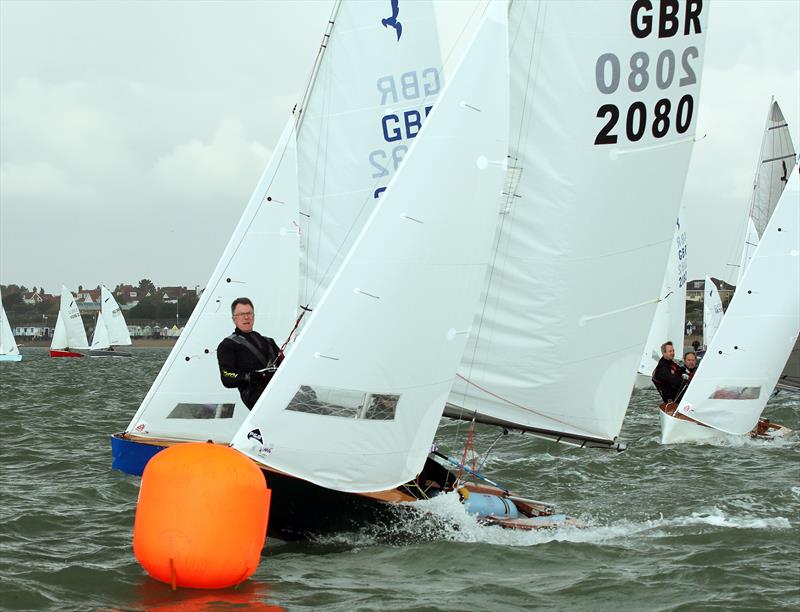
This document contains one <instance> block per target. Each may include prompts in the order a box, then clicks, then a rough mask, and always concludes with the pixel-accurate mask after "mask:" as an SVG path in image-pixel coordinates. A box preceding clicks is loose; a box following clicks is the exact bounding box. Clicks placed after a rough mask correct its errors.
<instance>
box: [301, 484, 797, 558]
mask: <svg viewBox="0 0 800 612" xmlns="http://www.w3.org/2000/svg"><path fill="white" fill-rule="evenodd" d="M402 505H403V506H405V507H406V508H411V509H412V510H413V513H411V514H404V515H403V516H402V517H400V516H398V521H397V522H396V523H393V524H391V525H380V526H378V527H371V528H367V529H365V530H363V531H359V532H357V533H347V534H336V535H332V536H325V537H321V538H318V539H316V542H317V543H319V544H325V545H343V544H345V545H349V546H358V547H364V546H374V545H377V544H386V543H387V542H394V543H397V544H408V543H409V542H410V541H452V542H463V543H482V544H492V545H498V546H536V545H540V544H547V543H549V542H575V543H595V544H603V543H619V542H621V541H623V540H625V539H628V538H631V537H633V536H637V535H642V536H645V537H651V536H669V535H673V534H674V531H675V528H687V527H719V528H726V529H790V528H791V523H790V522H789V519H787V518H785V517H780V516H779V517H758V516H753V515H750V514H742V515H732V514H731V513H726V512H724V511H723V510H721V509H720V508H717V507H711V508H708V509H706V510H703V511H698V512H692V513H691V514H690V515H687V516H676V517H670V518H665V517H664V516H663V515H662V516H659V518H657V519H651V520H644V521H630V520H619V521H615V522H611V523H608V524H601V523H600V522H598V521H596V520H594V519H592V518H587V517H580V520H582V521H583V522H584V523H585V524H586V526H585V527H575V526H569V525H565V526H563V527H556V528H547V529H535V530H530V531H522V530H515V529H505V528H503V527H500V526H497V525H486V524H484V523H481V522H479V521H478V519H477V518H476V517H474V516H472V515H470V514H468V513H467V512H466V511H465V509H464V505H463V504H462V503H461V502H460V500H459V497H458V494H457V493H455V492H451V493H447V494H445V495H439V496H437V497H434V498H432V499H429V500H425V501H419V502H413V503H412V504H402ZM703 531H705V530H703Z"/></svg>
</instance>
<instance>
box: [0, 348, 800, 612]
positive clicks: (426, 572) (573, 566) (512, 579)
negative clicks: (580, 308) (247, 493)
mask: <svg viewBox="0 0 800 612" xmlns="http://www.w3.org/2000/svg"><path fill="white" fill-rule="evenodd" d="M167 352H168V351H167V349H140V350H136V351H135V355H134V358H132V359H127V360H112V359H108V360H106V359H50V358H49V357H48V356H47V351H46V350H45V349H27V350H26V349H23V354H24V359H25V360H24V361H23V362H22V363H11V364H9V363H2V364H0V416H2V437H0V466H2V472H0V494H1V495H2V499H1V500H0V522H1V524H2V532H1V533H0V551H2V552H1V553H0V554H1V556H0V580H1V581H2V584H1V585H0V607H2V608H3V609H51V610H87V609H119V610H144V609H148V610H149V609H157V610H195V609H197V610H201V609H214V608H216V609H230V608H233V607H241V608H244V609H264V610H267V609H281V608H283V609H287V610H302V609H313V610H354V609H359V610H395V609H404V610H422V609H425V610H466V609H473V610H522V609H544V610H566V609H591V610H694V609H704V610H709V609H710V610H733V609H741V610H766V609H783V608H791V609H798V608H800V536H799V535H798V534H799V533H800V532H798V527H800V513H799V512H798V508H800V462H799V461H798V450H799V449H800V436H794V437H792V438H789V439H787V440H782V441H777V442H760V441H751V440H738V439H737V440H733V441H729V442H725V443H720V444H717V445H715V446H709V445H680V446H667V447H665V446H660V445H659V444H658V441H657V436H658V428H659V424H658V415H657V411H656V409H655V408H654V406H655V404H656V401H657V398H656V395H655V392H642V393H639V394H636V395H634V397H633V400H632V402H631V407H630V411H629V413H628V417H627V419H626V422H625V427H624V429H623V432H622V438H623V439H624V440H625V441H627V443H628V446H629V449H628V451H626V452H625V453H621V454H617V453H613V452H608V451H599V450H579V449H571V448H569V447H562V446H559V445H554V444H550V443H547V442H543V441H537V440H535V439H533V438H530V437H524V436H519V435H509V436H508V437H507V438H506V439H504V440H502V441H501V442H500V443H499V444H498V445H497V446H496V447H495V450H494V451H492V453H491V455H490V457H489V460H488V462H487V464H486V466H485V468H484V471H485V472H486V473H487V474H490V475H491V476H492V477H493V478H495V479H496V480H498V481H500V482H503V483H505V484H507V485H509V486H511V487H512V488H514V489H516V490H517V491H519V492H520V493H522V494H525V495H527V496H530V497H534V498H538V499H542V500H546V501H549V502H553V503H555V504H557V506H558V508H559V510H561V511H564V512H566V513H568V514H571V515H574V516H579V517H582V518H583V519H584V520H585V521H586V522H588V523H589V527H588V528H586V529H573V528H565V529H561V530H556V531H552V532H539V533H521V532H512V531H506V530H502V529H499V528H496V527H481V526H478V525H477V524H476V523H475V522H474V521H473V520H472V519H470V518H468V517H466V516H465V515H464V513H463V510H462V507H461V506H460V505H459V504H458V503H457V502H456V501H455V500H454V499H453V498H452V497H442V498H439V499H435V500H432V501H430V502H426V503H425V504H426V505H427V509H428V510H430V511H431V512H432V513H434V514H436V515H438V516H439V517H441V518H442V519H443V520H442V521H441V524H440V525H439V526H438V527H437V528H435V529H434V528H433V527H431V524H430V521H428V520H423V519H422V518H420V519H419V523H418V524H417V525H402V526H398V529H397V534H391V533H386V532H385V531H384V532H382V533H378V532H368V531H367V532H362V533H348V534H341V535H339V536H337V537H333V538H327V539H325V540H322V541H319V542H314V543H302V544H297V543H293V544H286V543H281V542H272V541H270V542H268V545H267V548H266V551H265V553H264V555H263V557H262V562H261V565H260V567H259V569H258V571H257V572H256V574H255V575H254V576H253V578H252V579H251V580H249V581H247V582H246V583H245V584H243V585H242V586H240V587H239V588H238V589H235V590H234V589H229V590H226V591H215V592H204V591H190V590H182V591H178V592H177V593H172V592H171V591H169V588H168V587H166V586H165V585H162V584H160V583H157V582H155V581H153V580H151V579H150V578H148V577H147V576H146V575H145V573H144V571H143V570H142V569H141V568H140V566H139V565H138V563H137V562H136V559H135V558H134V556H133V552H132V548H131V540H132V529H133V519H134V512H135V506H136V498H137V494H138V485H139V479H138V478H135V477H132V476H128V475H125V474H122V473H120V472H114V471H111V470H110V467H109V466H110V445H109V440H108V436H109V434H110V433H112V432H115V431H120V430H122V429H124V428H125V426H126V425H127V424H128V422H129V420H130V418H131V416H132V415H133V413H134V411H135V410H136V408H137V407H138V404H139V402H140V400H141V398H142V397H143V396H144V394H145V392H146V391H147V389H148V387H149V385H150V383H151V381H152V380H153V379H154V377H155V375H156V373H157V372H158V369H159V367H160V366H161V363H162V362H163V360H164V359H165V358H166V356H167ZM766 414H767V415H768V416H770V417H772V418H774V419H775V420H777V421H779V422H781V423H784V424H786V425H788V426H789V427H792V428H794V429H800V406H798V398H797V397H796V396H795V397H791V396H790V395H788V394H781V395H779V396H778V397H777V398H774V399H773V400H771V402H770V404H769V406H768V408H767V413H766ZM459 429H460V432H459V433H460V434H463V433H464V431H465V428H464V425H461V426H459V425H457V424H454V423H449V424H446V425H445V426H444V427H443V428H442V430H441V432H440V433H441V434H442V435H441V439H440V440H439V442H440V443H442V444H444V445H453V444H454V440H455V437H456V434H457V430H459ZM496 435H497V432H496V430H495V429H494V428H485V429H482V430H480V432H479V436H478V440H477V445H476V446H477V448H478V450H481V449H486V448H487V447H488V446H489V444H490V443H491V442H492V441H493V440H494V438H495V437H496ZM409 528H410V529H409ZM409 531H414V532H416V533H418V535H419V536H420V537H417V538H415V539H414V540H413V541H412V540H408V539H406V538H405V536H404V535H400V534H406V533H408V532H409ZM393 535H396V537H392V536H393Z"/></svg>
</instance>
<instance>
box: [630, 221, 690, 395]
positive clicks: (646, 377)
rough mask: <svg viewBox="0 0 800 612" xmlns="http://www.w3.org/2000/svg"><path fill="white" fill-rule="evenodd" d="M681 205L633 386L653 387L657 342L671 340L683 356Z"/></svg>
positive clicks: (685, 264)
mask: <svg viewBox="0 0 800 612" xmlns="http://www.w3.org/2000/svg"><path fill="white" fill-rule="evenodd" d="M684 218H685V215H684V214H683V206H681V211H680V213H679V214H678V219H677V221H676V223H675V239H674V242H673V246H672V250H671V251H670V253H669V260H668V261H667V270H666V272H665V273H664V282H663V284H662V285H661V299H660V300H659V302H658V306H656V314H655V316H654V317H653V323H652V325H651V326H650V333H648V335H647V343H646V344H645V349H644V353H642V359H641V362H640V363H639V370H638V373H637V376H636V382H635V383H634V386H635V388H637V389H655V386H654V385H653V378H652V377H653V370H655V368H656V366H657V365H658V361H659V359H661V345H662V344H663V343H664V342H666V341H668V340H669V341H670V342H672V345H673V346H674V347H675V354H676V355H678V356H681V355H683V335H684V329H685V328H686V273H687V270H688V253H687V250H688V246H687V243H686V229H685V228H684V224H683V219H684Z"/></svg>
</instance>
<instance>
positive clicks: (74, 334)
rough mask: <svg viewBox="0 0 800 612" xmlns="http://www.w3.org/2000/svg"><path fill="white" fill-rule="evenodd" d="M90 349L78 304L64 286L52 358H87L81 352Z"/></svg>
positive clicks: (51, 347) (51, 344) (51, 349)
mask: <svg viewBox="0 0 800 612" xmlns="http://www.w3.org/2000/svg"><path fill="white" fill-rule="evenodd" d="M88 348H89V341H88V340H87V339H86V330H85V329H84V328H83V319H81V313H80V310H78V304H77V303H76V302H75V298H74V296H73V295H72V293H70V291H69V289H67V288H66V287H64V286H63V285H62V287H61V306H60V308H59V310H58V319H57V320H56V329H55V331H54V332H53V340H52V342H51V343H50V356H51V357H85V356H86V354H85V353H81V352H79V351H82V350H83V351H85V350H87V349H88Z"/></svg>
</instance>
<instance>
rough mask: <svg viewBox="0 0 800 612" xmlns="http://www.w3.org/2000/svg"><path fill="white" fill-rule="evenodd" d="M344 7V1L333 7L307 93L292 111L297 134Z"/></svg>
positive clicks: (306, 88) (339, 1)
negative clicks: (326, 50) (340, 10)
mask: <svg viewBox="0 0 800 612" xmlns="http://www.w3.org/2000/svg"><path fill="white" fill-rule="evenodd" d="M341 5H342V0H336V1H335V2H334V5H333V9H332V10H331V16H330V17H329V18H328V24H327V26H326V27H325V33H324V34H323V35H322V42H321V43H320V45H319V50H318V51H317V57H316V58H315V59H314V65H313V66H312V67H311V74H309V75H308V82H307V83H306V87H305V91H303V95H302V97H301V98H300V102H299V104H297V105H296V106H295V108H294V109H292V113H293V114H294V115H295V132H296V133H298V134H299V133H300V128H301V126H302V123H303V111H304V110H305V108H306V104H307V103H308V98H309V97H310V96H311V90H312V89H313V87H314V82H315V81H316V79H317V74H318V73H319V67H320V64H321V63H322V56H323V55H324V54H325V49H327V48H328V41H329V40H330V37H331V33H332V32H333V25H334V23H335V22H336V15H337V14H338V13H339V7H341Z"/></svg>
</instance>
